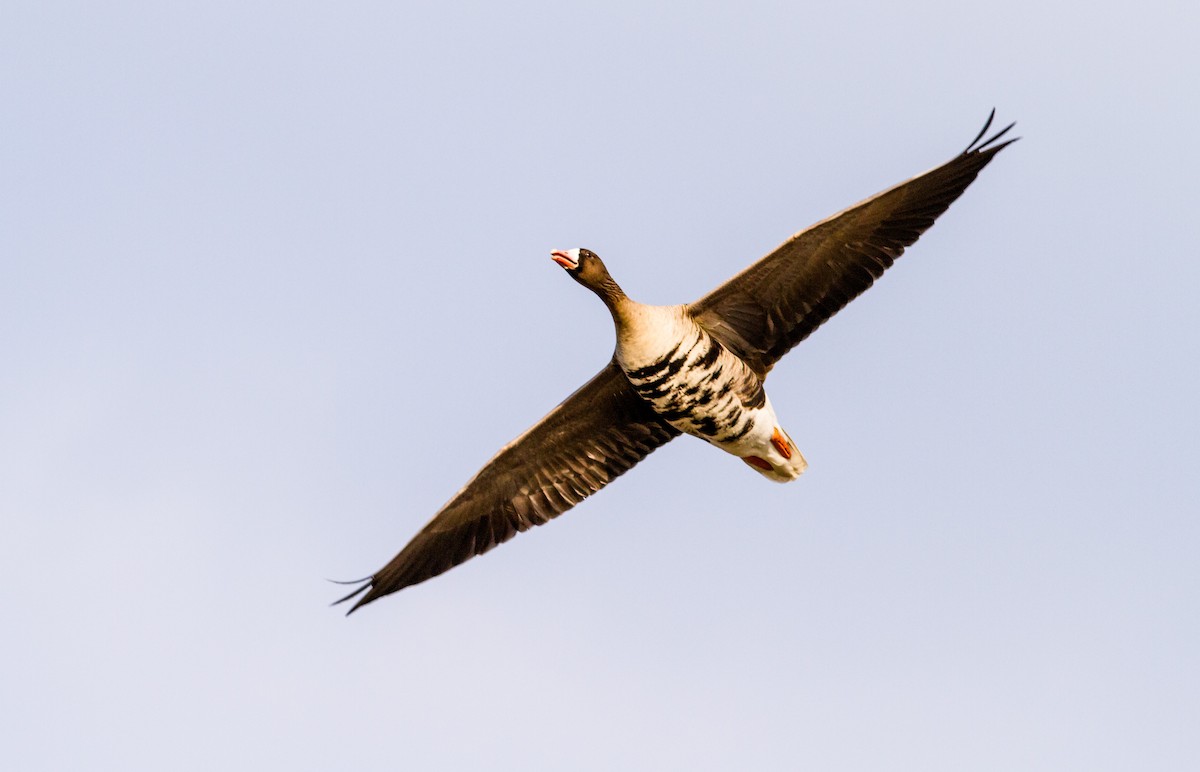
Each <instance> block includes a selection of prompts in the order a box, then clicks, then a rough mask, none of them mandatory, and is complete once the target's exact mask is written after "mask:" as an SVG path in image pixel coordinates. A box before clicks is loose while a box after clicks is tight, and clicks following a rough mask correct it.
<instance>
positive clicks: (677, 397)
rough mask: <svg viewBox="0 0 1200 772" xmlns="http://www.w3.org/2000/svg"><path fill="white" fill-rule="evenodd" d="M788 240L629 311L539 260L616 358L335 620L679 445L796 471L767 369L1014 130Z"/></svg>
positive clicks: (605, 289)
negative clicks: (557, 275)
mask: <svg viewBox="0 0 1200 772" xmlns="http://www.w3.org/2000/svg"><path fill="white" fill-rule="evenodd" d="M995 112H996V111H995V110H992V112H991V114H990V115H989V116H988V119H987V122H986V123H985V124H984V126H983V128H982V129H981V130H980V131H979V133H978V134H977V135H976V137H975V139H973V140H972V141H971V143H970V144H969V145H968V146H967V148H966V150H964V151H963V152H962V153H960V154H958V155H957V156H955V157H954V158H953V159H951V160H950V161H948V162H947V163H945V164H942V165H941V166H938V167H935V168H934V169H931V170H930V171H927V172H925V173H924V174H921V175H918V176H916V177H913V178H912V179H910V180H908V181H906V182H903V183H901V184H899V185H897V186H895V187H892V188H889V189H888V190H885V191H883V192H882V193H879V194H877V195H875V196H872V197H871V198H868V199H866V200H864V201H862V202H860V203H858V204H855V205H854V206H852V207H850V208H848V209H845V210H843V211H842V212H839V213H838V214H835V215H833V216H832V217H829V218H827V219H825V220H822V221H820V222H818V223H816V224H815V225H813V226H811V227H809V228H807V229H805V230H802V231H800V232H799V233H796V234H795V235H793V236H792V237H791V238H789V239H788V240H787V241H785V242H784V243H783V244H782V245H780V246H779V247H778V248H777V249H775V250H774V251H773V252H771V253H770V254H768V255H767V256H766V257H764V258H762V259H761V260H759V261H758V262H756V263H753V264H752V265H750V266H749V267H748V268H746V269H745V270H743V271H742V272H741V273H739V274H737V275H736V276H734V277H733V278H732V279H730V280H729V281H727V282H725V283H724V284H722V285H721V286H720V287H717V288H716V289H715V290H713V291H712V292H710V293H709V294H708V295H705V296H704V297H703V298H701V299H700V300H698V301H696V302H694V303H691V304H688V305H675V306H654V305H645V304H642V303H638V302H636V301H634V300H632V299H631V298H630V297H629V296H628V295H626V294H625V292H624V291H623V290H622V289H621V287H620V286H619V285H618V284H617V282H616V281H615V280H614V279H613V278H612V276H611V274H610V273H609V271H608V269H607V268H606V267H605V265H604V262H603V261H602V260H601V259H600V257H599V256H598V255H597V254H596V253H595V252H592V251H591V250H588V249H584V248H575V249H567V250H555V251H553V252H551V253H550V256H551V259H552V260H554V261H555V262H556V263H558V264H559V265H560V266H561V267H562V268H563V269H564V270H565V271H566V272H567V274H568V275H570V276H571V278H572V279H574V280H575V281H577V282H578V283H580V284H582V285H583V286H584V287H586V288H587V289H589V290H591V291H592V292H593V293H595V294H596V295H597V296H598V297H599V299H600V300H601V302H603V303H604V305H605V306H606V307H607V308H608V310H609V311H610V312H611V314H612V318H613V322H614V324H615V327H616V351H615V353H614V355H613V357H612V359H611V360H610V361H609V362H608V364H607V365H605V366H604V368H603V369H602V370H600V372H599V373H597V374H596V376H595V377H593V378H592V379H591V380H589V381H588V382H587V383H585V384H584V385H583V386H581V387H580V388H579V389H578V390H577V391H575V392H574V393H573V394H571V395H570V396H569V397H567V398H566V399H565V400H564V401H563V402H562V403H561V404H559V405H558V407H556V408H554V409H553V410H551V411H550V413H549V414H547V415H546V416H545V417H544V418H543V419H542V420H541V421H539V422H538V423H537V424H536V425H534V426H533V427H532V428H531V429H529V430H528V431H526V432H525V433H524V434H522V435H521V436H519V437H517V438H516V439H515V440H513V441H512V442H510V443H509V444H507V445H505V446H504V447H503V448H501V449H500V451H499V452H498V453H497V454H496V455H495V456H494V457H493V458H492V459H491V460H490V461H489V462H488V463H487V464H486V465H485V466H484V467H483V469H481V470H480V471H479V472H478V473H477V474H476V475H475V476H474V477H473V478H471V480H470V481H469V482H468V483H467V484H466V485H465V486H464V487H463V488H462V489H461V490H460V491H458V493H456V494H454V496H453V497H451V499H450V500H449V501H448V502H447V503H446V505H445V506H443V507H442V508H441V509H440V510H439V511H438V512H437V514H435V515H434V516H433V519H432V520H430V521H429V523H428V524H427V525H426V526H425V527H424V528H422V529H421V530H420V531H419V532H418V533H417V535H416V536H414V537H413V538H412V540H411V541H410V542H409V543H408V544H407V546H405V547H404V549H402V550H401V551H400V552H399V554H397V555H396V556H395V557H394V558H393V559H392V560H391V561H390V562H388V563H387V565H385V566H384V567H383V568H381V569H380V570H379V571H378V572H376V573H375V574H373V575H371V576H369V577H367V578H365V579H360V580H356V581H355V582H347V583H346V584H360V586H359V587H357V589H355V590H354V591H353V592H351V593H350V594H348V595H346V596H345V597H343V598H341V599H340V600H338V601H336V602H335V605H336V604H337V603H343V602H345V601H348V600H350V599H352V598H355V597H357V596H359V595H362V597H361V598H359V599H358V600H357V602H356V603H354V604H353V606H351V608H350V610H349V611H348V612H347V614H349V613H353V612H354V611H355V610H356V609H358V608H360V607H362V606H364V605H366V604H368V603H371V602H372V601H375V600H378V599H379V598H382V597H383V596H385V595H389V594H391V593H394V592H397V591H398V590H402V589H404V588H405V587H409V586H411V585H414V584H417V583H419V582H423V581H425V580H427V579H430V578H432V577H434V576H437V575H439V574H442V573H444V572H446V571H448V570H450V569H451V568H453V567H455V566H457V565H459V564H461V563H463V562H465V561H467V560H469V559H470V558H472V557H474V556H476V555H481V554H483V553H484V552H487V551H488V550H490V549H492V548H493V547H495V546H496V545H498V544H500V543H502V542H505V541H507V540H509V539H511V538H512V537H513V536H515V535H516V534H518V533H520V532H521V531H525V530H528V529H529V528H531V527H533V526H535V525H542V524H544V523H546V522H548V521H550V520H551V519H553V518H555V517H557V516H559V515H561V514H562V513H563V512H566V511H567V510H568V509H570V508H571V507H573V506H575V505H576V504H578V503H579V502H580V501H582V500H583V499H585V498H587V497H588V496H590V495H591V494H593V493H595V492H596V491H598V490H600V489H601V488H603V487H604V486H605V485H607V484H608V483H610V482H612V481H613V480H614V479H616V478H617V477H618V476H620V475H621V474H623V473H624V472H626V471H628V470H629V469H630V468H631V467H633V466H634V465H635V464H637V463H638V462H639V461H641V460H642V459H643V458H645V457H646V456H647V455H649V454H650V453H651V452H652V451H654V450H655V449H656V448H658V447H659V446H661V445H663V444H664V443H666V442H669V441H670V440H672V439H674V438H675V437H677V436H679V435H680V434H691V435H693V436H695V437H698V438H700V439H702V440H704V441H706V442H708V443H709V444H711V445H714V446H716V447H717V448H720V449H721V450H723V451H725V452H727V453H730V454H732V455H734V456H737V457H738V458H740V459H741V460H742V461H743V462H744V463H745V464H746V465H747V466H749V467H750V468H751V469H753V470H754V471H755V472H757V473H759V474H761V475H762V476H764V477H766V478H767V479H769V480H773V481H776V482H788V481H791V480H794V479H796V478H797V477H798V476H799V475H800V474H801V473H802V472H803V471H804V469H805V467H806V466H807V464H806V462H805V460H804V456H803V455H802V454H801V453H800V450H799V449H798V448H797V447H796V444H795V443H794V442H793V441H792V438H791V436H790V435H789V434H788V433H787V431H786V430H785V429H784V428H783V427H782V426H781V424H780V422H779V419H778V418H777V417H776V414H775V410H774V408H773V406H772V404H771V400H770V399H769V398H768V396H767V394H766V391H765V390H764V387H763V383H764V381H765V379H766V377H767V374H768V373H770V371H771V368H772V367H773V366H774V364H775V363H776V362H777V361H778V360H779V359H780V357H782V356H783V355H784V354H785V353H787V352H788V351H789V350H790V349H791V348H792V347H793V346H795V345H796V344H797V343H799V342H800V341H802V340H804V339H805V338H807V337H808V336H809V335H810V334H811V333H812V332H813V330H815V329H817V327H819V326H820V325H821V324H822V323H823V322H824V321H825V320H827V319H828V318H829V317H831V316H833V315H834V314H835V313H837V312H838V311H839V310H840V309H841V308H842V307H843V306H845V305H846V304H847V303H849V302H850V301H851V300H852V299H854V298H855V297H857V296H858V295H859V294H861V293H862V292H864V291H865V290H866V289H867V288H868V287H870V286H871V284H872V283H874V281H875V280H876V279H878V278H879V277H880V276H882V274H883V272H884V271H885V270H886V269H887V268H888V267H890V266H891V265H892V263H893V262H894V261H895V260H896V258H898V257H899V256H900V255H901V253H903V252H904V249H905V248H906V247H908V246H909V245H911V244H912V243H914V242H915V241H916V240H917V238H918V237H920V235H921V234H922V233H923V232H925V230H926V229H928V228H929V227H930V226H931V225H933V223H934V220H936V219H937V218H938V216H939V215H941V214H942V213H943V212H944V211H946V209H947V208H948V207H949V206H950V204H951V203H953V202H954V201H955V200H956V199H957V198H958V197H959V196H960V195H961V194H962V192H963V191H964V190H966V188H967V186H968V185H970V184H971V182H972V181H974V179H975V177H976V176H977V175H978V174H979V172H980V171H981V170H982V169H983V168H984V167H985V166H987V165H988V163H990V162H991V160H992V158H994V157H995V155H996V154H997V153H999V152H1000V151H1001V150H1002V149H1004V148H1005V147H1007V146H1008V145H1009V144H1011V143H1012V142H1015V141H1016V138H1011V139H1008V140H1006V141H1004V142H1000V139H1001V138H1002V137H1004V135H1005V134H1007V133H1008V131H1009V130H1010V129H1012V127H1013V126H1014V125H1015V124H1009V125H1008V126H1007V127H1005V128H1004V129H1001V130H1000V131H998V132H996V133H995V134H993V135H992V136H990V137H988V138H987V139H984V136H985V135H986V134H987V132H988V129H989V128H990V127H991V125H992V121H993V119H994V118H995Z"/></svg>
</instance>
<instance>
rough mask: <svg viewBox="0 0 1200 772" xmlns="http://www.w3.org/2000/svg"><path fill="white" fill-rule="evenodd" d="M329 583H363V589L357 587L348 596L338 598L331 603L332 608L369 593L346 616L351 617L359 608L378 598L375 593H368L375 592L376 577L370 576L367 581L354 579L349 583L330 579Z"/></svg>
mask: <svg viewBox="0 0 1200 772" xmlns="http://www.w3.org/2000/svg"><path fill="white" fill-rule="evenodd" d="M329 581H331V582H333V583H334V584H359V583H360V582H361V583H362V586H361V587H356V588H355V589H354V590H352V591H351V592H350V593H349V594H348V595H344V596H342V597H341V598H338V599H337V600H335V601H334V602H333V603H330V604H329V605H330V606H339V605H341V604H343V603H345V602H346V601H348V600H350V599H351V598H354V597H357V596H358V595H362V594H363V593H364V592H366V593H367V594H366V595H363V597H361V598H359V599H358V601H357V602H356V603H355V604H354V605H353V606H351V607H350V610H349V611H347V612H346V616H350V615H351V614H353V613H354V612H355V611H356V610H357V609H358V607H359V606H365V605H366V604H368V603H370V602H371V601H373V600H375V598H376V597H377V596H376V594H375V593H374V592H367V591H368V590H374V588H375V577H374V576H368V577H366V578H365V579H353V580H351V581H348V582H339V581H338V580H336V579H330V580H329Z"/></svg>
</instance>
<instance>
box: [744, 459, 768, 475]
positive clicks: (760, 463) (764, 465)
mask: <svg viewBox="0 0 1200 772" xmlns="http://www.w3.org/2000/svg"><path fill="white" fill-rule="evenodd" d="M742 460H743V461H745V462H746V463H747V464H749V465H750V466H753V467H757V468H759V469H761V470H763V471H764V472H773V471H775V467H773V466H771V462H770V461H767V460H766V459H765V458H759V457H758V456H743V457H742Z"/></svg>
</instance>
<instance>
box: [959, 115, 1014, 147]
mask: <svg viewBox="0 0 1200 772" xmlns="http://www.w3.org/2000/svg"><path fill="white" fill-rule="evenodd" d="M995 119H996V108H994V107H993V108H992V111H991V112H990V113H988V117H987V121H985V122H984V124H983V128H982V129H980V130H979V133H978V134H976V135H975V139H973V140H971V144H969V145H967V148H966V149H965V150H963V152H962V154H963V155H977V154H979V153H982V152H985V151H987V152H990V153H991V154H992V155H995V154H996V153H998V152H1000V151H1001V150H1003V149H1004V148H1005V147H1007V146H1009V145H1011V144H1012V143H1014V142H1016V141H1017V140H1018V139H1020V137H1013V138H1011V139H1009V140H1007V141H1006V142H1001V143H1000V144H998V145H997V144H995V143H996V142H997V141H998V140H999V139H1000V138H1001V137H1003V136H1004V135H1005V134H1007V133H1008V132H1009V131H1011V130H1012V128H1013V127H1014V126H1016V125H1017V122H1016V121H1013V122H1012V123H1010V124H1008V125H1007V126H1005V127H1004V128H1003V129H1000V131H997V132H996V133H995V134H993V135H991V136H990V137H988V138H987V139H984V135H985V134H987V132H988V129H990V128H991V127H992V121H994V120H995ZM981 140H982V141H981Z"/></svg>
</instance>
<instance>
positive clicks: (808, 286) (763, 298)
mask: <svg viewBox="0 0 1200 772" xmlns="http://www.w3.org/2000/svg"><path fill="white" fill-rule="evenodd" d="M995 112H996V111H995V110H993V111H992V114H991V115H989V116H988V120H987V123H986V124H985V125H984V127H983V129H982V130H981V131H980V132H979V135H978V136H976V137H975V139H974V141H972V142H971V144H970V145H968V146H967V149H966V150H964V151H963V152H962V153H961V154H960V155H958V156H957V157H955V158H954V159H953V160H951V161H950V162H949V163H946V164H943V165H942V166H939V167H937V168H936V169H932V170H930V171H928V172H925V173H924V174H922V175H920V176H918V177H914V178H912V179H911V180H909V181H907V182H903V183H901V184H899V185H897V186H896V187H894V188H891V189H890V190H886V191H884V192H882V193H880V194H878V195H876V196H873V197H871V198H868V199H867V200H866V201H863V202H861V203H859V204H855V205H854V206H852V207H850V208H849V209H846V210H844V211H842V212H839V213H838V214H835V215H834V216H832V217H830V218H829V219H827V220H823V221H821V222H819V223H817V224H816V225H813V226H812V227H810V228H808V229H807V230H803V231H800V232H799V233H797V234H796V235H794V236H792V237H791V238H790V239H788V240H787V241H785V242H784V243H783V244H782V245H781V246H780V247H779V248H778V249H776V250H775V251H774V252H772V253H771V254H769V255H767V256H766V257H764V258H763V259H761V260H759V261H758V262H757V263H755V264H753V265H751V266H750V267H749V268H747V269H746V270H744V271H742V272H741V273H739V274H738V275H737V276H735V277H733V278H732V279H730V280H729V281H728V282H726V283H725V284H723V285H721V286H720V287H718V288H717V289H715V290H713V291H712V292H711V293H709V294H708V295H706V296H705V297H703V298H701V299H700V300H699V301H697V302H696V303H693V304H692V305H691V306H690V309H691V312H692V314H693V315H694V316H695V317H696V319H697V321H698V322H699V323H700V324H701V325H702V326H703V327H704V328H705V329H707V330H709V331H710V332H711V333H712V334H713V335H714V336H716V337H717V338H718V339H719V340H720V341H721V342H722V343H723V344H725V345H726V346H727V347H728V348H730V349H731V350H732V351H733V352H734V353H736V354H737V355H738V356H741V357H742V358H743V359H745V360H746V361H747V362H748V363H749V364H750V365H751V367H753V368H754V369H755V370H756V371H757V372H758V373H759V375H761V376H765V375H766V374H767V372H768V371H770V369H771V367H772V366H773V365H774V364H775V363H776V362H777V361H779V358H780V357H782V356H783V355H784V354H786V353H787V352H788V351H789V350H790V349H791V348H792V347H793V346H795V345H796V344H797V343H799V342H800V341H802V340H804V339H805V338H807V337H808V336H809V334H810V333H812V331H813V330H815V329H817V327H819V326H821V324H822V323H823V322H824V321H825V320H826V319H828V318H829V317H831V316H833V315H834V314H835V313H837V312H838V311H839V310H841V308H842V307H843V306H844V305H846V304H847V303H849V302H850V301H851V300H853V299H854V298H856V297H858V295H859V294H861V293H862V292H864V291H865V290H866V289H867V288H868V287H870V286H871V284H872V283H874V281H875V279H877V278H879V277H880V276H882V275H883V272H884V271H885V270H886V269H887V268H888V267H889V266H891V264H892V263H893V262H894V261H895V259H896V258H897V257H899V256H900V255H901V253H903V252H904V248H905V247H907V246H909V245H910V244H912V243H913V242H915V241H916V240H917V239H918V238H919V237H920V235H921V234H922V233H924V232H925V230H926V229H927V228H929V226H931V225H933V222H934V220H936V219H937V218H938V216H939V215H941V213H942V212H944V211H946V209H947V208H948V207H949V206H950V204H952V203H953V202H954V200H955V199H957V198H958V197H959V196H960V195H962V192H963V191H964V190H966V189H967V186H968V185H970V184H971V182H972V181H973V180H974V179H975V177H976V175H978V174H979V172H980V170H982V169H983V167H985V166H987V165H988V163H989V162H990V161H991V160H992V158H993V157H995V155H996V153H998V152H1000V150H1001V149H1003V148H1004V147H1005V146H1006V145H1008V144H1010V143H1012V142H1015V141H1016V140H1015V139H1010V140H1008V141H1007V142H1001V143H999V144H996V143H997V140H999V139H1000V138H1001V137H1002V136H1004V134H1005V133H1006V132H1007V131H1008V130H1009V129H1011V128H1012V127H1013V125H1014V124H1009V125H1008V126H1007V127H1005V128H1004V129H1002V130H1001V131H999V132H997V133H996V134H994V135H993V136H991V137H990V138H988V139H986V140H984V141H983V142H980V140H981V139H983V136H984V134H986V133H987V130H988V128H989V127H991V125H992V118H993V117H994V116H995Z"/></svg>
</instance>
